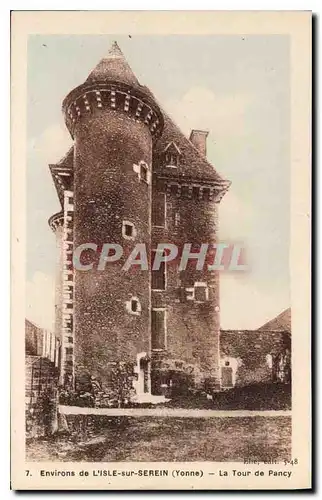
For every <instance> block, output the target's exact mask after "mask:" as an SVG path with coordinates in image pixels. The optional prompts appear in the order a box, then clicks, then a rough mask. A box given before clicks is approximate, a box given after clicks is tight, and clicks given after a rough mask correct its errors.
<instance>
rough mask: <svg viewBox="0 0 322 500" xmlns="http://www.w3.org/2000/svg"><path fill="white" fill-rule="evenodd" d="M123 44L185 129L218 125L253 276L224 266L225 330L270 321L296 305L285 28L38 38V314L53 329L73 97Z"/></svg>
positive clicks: (227, 204) (34, 170) (32, 138)
mask: <svg viewBox="0 0 322 500" xmlns="http://www.w3.org/2000/svg"><path fill="white" fill-rule="evenodd" d="M114 40H116V41H117V42H118V44H119V46H120V48H121V50H122V51H123V53H124V55H125V57H126V59H127V61H128V63H129V64H130V66H131V68H132V70H133V71H134V73H135V74H136V76H137V78H138V80H139V81H140V83H141V84H143V85H147V86H148V87H149V88H150V89H151V91H152V92H153V93H154V95H155V96H156V98H157V100H158V102H159V103H160V104H161V106H162V108H163V109H164V110H165V111H167V112H168V114H169V115H170V116H171V117H172V118H173V119H174V121H175V122H176V123H177V124H178V125H179V126H180V127H181V129H182V131H183V132H184V133H185V134H187V135H189V133H190V130H191V129H192V128H195V129H205V130H208V131H209V136H208V142H207V155H208V159H209V161H210V162H211V163H212V164H213V165H214V167H215V168H216V170H217V171H218V172H219V173H220V174H221V176H222V177H224V178H225V179H229V180H230V181H231V182H232V185H231V187H230V190H229V192H228V194H226V195H225V197H224V198H223V200H222V201H221V204H220V208H219V221H220V222H219V223H220V229H219V237H220V240H221V241H237V242H242V243H243V245H244V246H245V247H246V249H247V258H248V264H249V270H248V271H247V272H239V273H222V274H221V280H220V310H221V326H222V328H224V329H255V328H258V327H260V326H261V325H262V324H264V323H265V322H267V321H268V320H270V319H272V318H273V317H275V316H277V315H278V314H279V313H280V312H281V311H283V310H284V309H286V308H288V307H289V306H290V290H289V288H290V286H289V279H290V278H289V239H290V230H289V226H290V151H289V149H290V83H289V39H288V37H287V36H282V35H269V36H244V37H242V36H231V35H227V36H222V35H220V36H213V35H212V36H195V35H194V36H185V35H184V36H182V35H178V36H150V35H149V36H131V37H130V36H124V35H122V36H118V35H117V34H115V35H113V36H103V35H100V36H98V35H83V36H79V35H72V36H65V35H50V36H47V35H46V36H42V35H35V36H30V38H29V41H28V92H27V96H28V97H27V99H28V103H27V106H28V108H27V207H26V210H27V285H26V303H27V310H26V317H27V318H28V319H30V320H31V321H34V322H35V323H36V324H38V325H39V326H42V327H44V328H49V329H52V328H53V322H54V286H55V285H54V283H55V269H56V265H55V263H56V246H55V236H54V233H52V231H51V229H50V228H49V226H48V223H47V221H48V218H49V217H50V216H51V215H52V214H53V213H56V212H57V211H59V210H60V205H59V202H58V198H57V194H56V191H55V188H54V185H53V182H52V179H51V176H50V172H49V168H48V164H50V163H55V162H57V161H59V160H60V159H61V158H62V157H63V156H64V154H65V153H66V152H67V150H68V148H69V147H70V146H71V144H72V142H71V138H70V137H69V134H68V132H67V129H66V127H65V125H64V121H63V116H62V112H61V104H62V101H63V99H64V97H65V96H66V95H67V93H68V92H69V91H70V90H72V89H73V88H74V87H76V86H77V85H79V84H81V83H83V82H84V81H85V80H86V78H87V76H88V74H89V73H90V71H91V70H92V69H93V68H94V67H95V66H96V64H97V63H98V62H99V60H100V59H101V58H102V57H104V56H105V55H106V54H107V52H108V50H109V48H110V46H111V44H112V42H113V41H114ZM39 304H41V307H40V305H39Z"/></svg>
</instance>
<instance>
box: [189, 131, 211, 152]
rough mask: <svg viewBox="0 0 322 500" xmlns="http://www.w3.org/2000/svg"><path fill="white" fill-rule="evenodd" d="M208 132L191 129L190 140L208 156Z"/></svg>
mask: <svg viewBox="0 0 322 500" xmlns="http://www.w3.org/2000/svg"><path fill="white" fill-rule="evenodd" d="M208 133H209V132H207V131H206V130H191V134H190V137H189V140H190V142H192V144H193V145H194V146H195V148H197V149H198V151H199V152H200V153H201V154H202V155H204V156H206V155H207V137H208Z"/></svg>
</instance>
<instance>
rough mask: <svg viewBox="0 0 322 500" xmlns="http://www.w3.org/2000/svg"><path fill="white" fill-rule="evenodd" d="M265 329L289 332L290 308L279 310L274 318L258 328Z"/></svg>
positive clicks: (259, 329)
mask: <svg viewBox="0 0 322 500" xmlns="http://www.w3.org/2000/svg"><path fill="white" fill-rule="evenodd" d="M265 330H271V331H272V330H273V331H279V332H280V331H284V332H285V331H286V332H289V333H291V308H290V307H289V308H288V309H285V311H283V312H281V314H279V315H278V316H276V318H274V319H271V320H270V321H268V322H267V323H265V324H264V325H263V326H261V327H260V328H258V331H259V332H262V331H265Z"/></svg>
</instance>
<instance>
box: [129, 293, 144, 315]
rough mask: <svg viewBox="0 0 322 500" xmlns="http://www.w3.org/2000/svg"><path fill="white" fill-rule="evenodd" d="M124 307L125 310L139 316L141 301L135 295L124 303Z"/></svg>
mask: <svg viewBox="0 0 322 500" xmlns="http://www.w3.org/2000/svg"><path fill="white" fill-rule="evenodd" d="M125 307H126V310H127V312H129V313H130V314H133V315H134V316H139V315H140V314H141V310H142V308H141V303H140V301H139V299H138V298H137V297H131V298H130V300H128V301H127V302H126V303H125Z"/></svg>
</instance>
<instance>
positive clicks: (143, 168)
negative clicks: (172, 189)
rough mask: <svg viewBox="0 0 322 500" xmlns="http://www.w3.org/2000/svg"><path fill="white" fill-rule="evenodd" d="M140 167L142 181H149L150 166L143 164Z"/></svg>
mask: <svg viewBox="0 0 322 500" xmlns="http://www.w3.org/2000/svg"><path fill="white" fill-rule="evenodd" d="M140 169H141V172H140V175H141V179H142V181H144V182H148V168H147V167H146V166H145V165H144V164H141V166H140Z"/></svg>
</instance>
